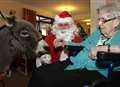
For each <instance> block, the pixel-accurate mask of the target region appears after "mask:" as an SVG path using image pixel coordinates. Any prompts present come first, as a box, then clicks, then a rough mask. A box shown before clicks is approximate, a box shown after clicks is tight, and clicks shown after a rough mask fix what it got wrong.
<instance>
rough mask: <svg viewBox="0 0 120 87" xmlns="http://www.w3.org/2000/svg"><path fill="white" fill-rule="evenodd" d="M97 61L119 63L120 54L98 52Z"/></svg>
mask: <svg viewBox="0 0 120 87" xmlns="http://www.w3.org/2000/svg"><path fill="white" fill-rule="evenodd" d="M97 60H100V61H113V62H118V61H119V62H120V53H113V52H104V51H99V52H98V53H97Z"/></svg>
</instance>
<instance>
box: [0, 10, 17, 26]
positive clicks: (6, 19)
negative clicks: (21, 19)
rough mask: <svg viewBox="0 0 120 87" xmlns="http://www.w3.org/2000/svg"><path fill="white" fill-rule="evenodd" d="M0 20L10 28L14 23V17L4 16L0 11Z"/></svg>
mask: <svg viewBox="0 0 120 87" xmlns="http://www.w3.org/2000/svg"><path fill="white" fill-rule="evenodd" d="M0 19H1V20H2V21H3V22H4V23H5V25H6V26H11V25H13V24H15V22H16V17H15V16H10V15H6V14H4V13H3V12H1V11H0Z"/></svg>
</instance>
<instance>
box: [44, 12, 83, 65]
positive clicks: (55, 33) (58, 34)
mask: <svg viewBox="0 0 120 87" xmlns="http://www.w3.org/2000/svg"><path fill="white" fill-rule="evenodd" d="M59 24H60V25H62V24H64V25H65V26H66V25H67V24H68V25H69V27H68V29H67V28H66V29H61V28H59V26H58V25H59ZM64 25H62V26H64ZM76 33H78V28H77V27H76V25H75V23H74V21H73V19H72V16H71V14H70V13H68V12H67V11H64V12H62V13H60V14H59V15H56V16H55V21H54V24H53V26H52V31H51V33H50V34H49V35H47V36H46V38H45V40H44V44H47V46H48V47H49V51H50V57H51V59H50V58H49V59H48V60H50V61H49V63H56V62H58V61H64V60H66V59H67V58H69V56H70V55H69V54H68V53H69V52H67V53H66V52H64V47H65V44H64V42H67V41H73V42H77V43H78V42H81V41H82V38H80V37H76ZM57 41H58V42H57ZM56 45H58V46H57V47H56ZM56 49H57V50H56Z"/></svg>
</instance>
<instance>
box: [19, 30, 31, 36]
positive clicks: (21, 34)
mask: <svg viewBox="0 0 120 87" xmlns="http://www.w3.org/2000/svg"><path fill="white" fill-rule="evenodd" d="M20 36H21V37H29V33H28V31H27V30H22V31H21V32H20Z"/></svg>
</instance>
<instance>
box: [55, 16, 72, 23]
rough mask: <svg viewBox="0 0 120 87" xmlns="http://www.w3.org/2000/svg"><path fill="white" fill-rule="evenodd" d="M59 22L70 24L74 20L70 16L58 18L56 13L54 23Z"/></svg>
mask: <svg viewBox="0 0 120 87" xmlns="http://www.w3.org/2000/svg"><path fill="white" fill-rule="evenodd" d="M59 23H70V24H73V23H74V21H73V19H72V17H65V18H60V17H59V16H58V15H56V16H55V24H59Z"/></svg>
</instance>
